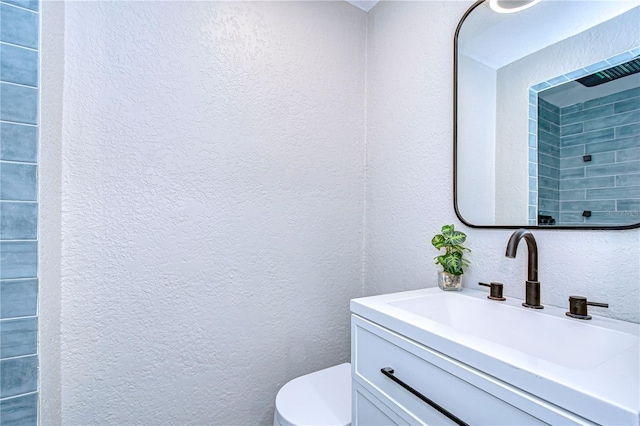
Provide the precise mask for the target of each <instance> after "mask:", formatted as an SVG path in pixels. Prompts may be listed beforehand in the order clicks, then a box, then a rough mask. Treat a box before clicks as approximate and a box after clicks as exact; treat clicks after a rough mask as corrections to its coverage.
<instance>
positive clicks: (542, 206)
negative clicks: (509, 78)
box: [529, 52, 640, 226]
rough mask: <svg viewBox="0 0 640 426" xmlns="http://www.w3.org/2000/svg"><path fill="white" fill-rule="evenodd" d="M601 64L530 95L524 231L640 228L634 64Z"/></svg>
mask: <svg viewBox="0 0 640 426" xmlns="http://www.w3.org/2000/svg"><path fill="white" fill-rule="evenodd" d="M628 58H632V59H630V60H628ZM606 63H607V65H604V64H601V65H598V64H593V65H592V66H591V67H587V68H590V69H593V68H598V67H600V68H601V67H603V66H606V68H604V69H601V70H598V71H596V72H589V71H587V70H583V71H582V72H581V71H580V70H575V71H574V72H573V76H574V77H575V78H576V80H575V81H568V82H563V83H560V84H558V85H556V86H554V85H552V84H549V87H546V88H543V89H542V90H541V91H539V92H538V91H536V90H535V89H533V88H532V89H531V93H532V97H531V99H532V100H533V101H534V102H535V101H537V108H536V105H532V106H533V108H531V109H530V114H531V115H530V117H529V119H530V120H533V121H537V123H538V124H537V129H536V131H537V142H538V143H537V157H533V161H536V160H537V172H538V173H537V180H536V176H530V178H531V179H530V182H531V183H530V185H531V186H530V187H529V191H530V194H531V199H533V200H535V199H536V191H537V205H536V203H535V202H534V203H533V205H531V206H530V207H531V208H530V211H531V212H532V213H531V216H529V223H530V224H534V225H535V224H536V222H537V224H538V225H548V226H549V225H585V224H592V223H597V224H610V223H613V224H616V225H632V224H634V223H637V222H640V175H639V174H638V173H640V140H639V138H638V137H637V136H638V135H639V134H640V132H639V131H638V130H639V128H640V74H638V73H639V72H640V56H637V57H634V54H633V52H627V54H622V55H618V56H616V57H614V58H608V59H607V61H606ZM582 73H584V74H585V75H584V76H582V77H579V76H580V74H582ZM555 81H558V79H555ZM538 87H540V86H539V85H538ZM534 136H535V135H534ZM536 183H537V187H536V186H535V185H534V184H536ZM536 207H537V215H536V214H535V213H536V212H535V210H536Z"/></svg>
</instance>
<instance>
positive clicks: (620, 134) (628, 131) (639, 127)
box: [616, 123, 640, 138]
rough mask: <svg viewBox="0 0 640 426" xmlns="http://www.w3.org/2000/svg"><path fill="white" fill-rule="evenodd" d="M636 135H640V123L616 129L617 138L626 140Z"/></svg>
mask: <svg viewBox="0 0 640 426" xmlns="http://www.w3.org/2000/svg"><path fill="white" fill-rule="evenodd" d="M636 135H640V123H633V124H628V125H626V126H620V127H616V138H626V137H629V136H636Z"/></svg>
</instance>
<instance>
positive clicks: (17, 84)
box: [0, 80, 38, 90]
mask: <svg viewBox="0 0 640 426" xmlns="http://www.w3.org/2000/svg"><path fill="white" fill-rule="evenodd" d="M0 83H2V84H8V85H9V86H18V87H26V88H27V89H33V90H38V87H37V86H29V85H26V84H20V83H13V82H11V81H4V80H1V81H0Z"/></svg>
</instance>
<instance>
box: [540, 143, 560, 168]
mask: <svg viewBox="0 0 640 426" xmlns="http://www.w3.org/2000/svg"><path fill="white" fill-rule="evenodd" d="M538 154H539V155H546V156H552V157H555V159H556V161H557V160H558V157H559V156H560V148H559V146H558V145H556V144H549V143H545V142H540V143H539V144H538ZM548 164H549V165H551V163H548Z"/></svg>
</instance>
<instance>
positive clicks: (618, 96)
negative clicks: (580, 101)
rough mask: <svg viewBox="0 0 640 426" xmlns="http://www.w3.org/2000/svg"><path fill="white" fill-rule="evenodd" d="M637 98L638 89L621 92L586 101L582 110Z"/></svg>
mask: <svg viewBox="0 0 640 426" xmlns="http://www.w3.org/2000/svg"><path fill="white" fill-rule="evenodd" d="M638 96H640V87H636V88H633V89H627V90H623V91H622V92H618V93H613V94H611V95H608V96H603V97H601V98H596V99H592V100H590V101H586V102H585V103H584V109H589V108H593V107H597V106H600V105H606V104H613V103H616V102H619V101H623V100H626V99H631V98H636V97H638Z"/></svg>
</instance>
